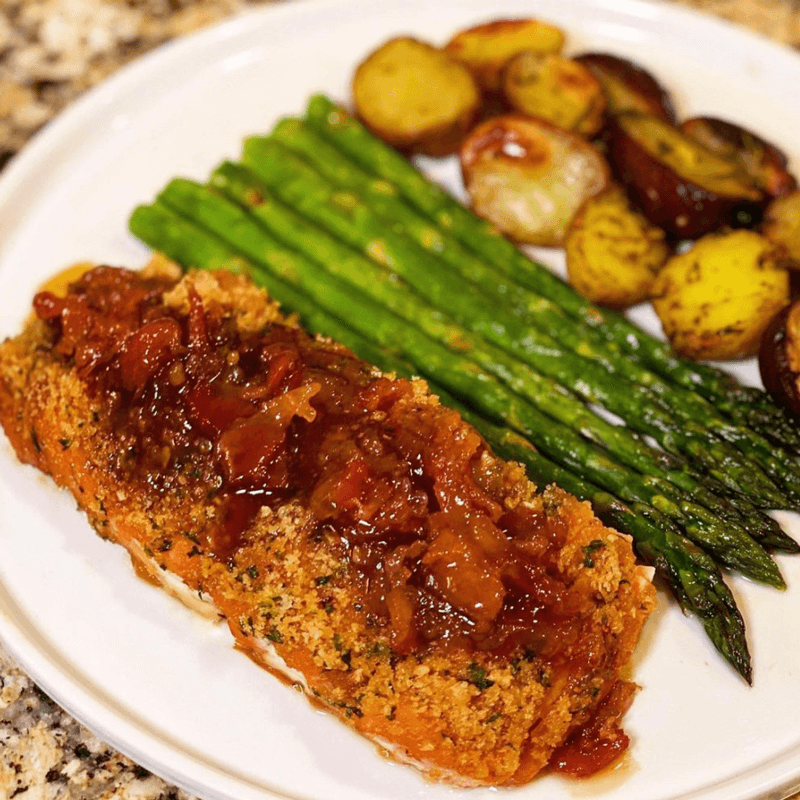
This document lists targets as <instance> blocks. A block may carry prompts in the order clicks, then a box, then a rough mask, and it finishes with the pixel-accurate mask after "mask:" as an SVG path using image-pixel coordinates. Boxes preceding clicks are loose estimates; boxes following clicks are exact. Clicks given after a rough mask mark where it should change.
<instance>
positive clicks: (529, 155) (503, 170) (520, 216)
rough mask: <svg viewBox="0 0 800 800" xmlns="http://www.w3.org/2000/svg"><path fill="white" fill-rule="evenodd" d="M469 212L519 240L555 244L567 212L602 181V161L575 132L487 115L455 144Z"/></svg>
mask: <svg viewBox="0 0 800 800" xmlns="http://www.w3.org/2000/svg"><path fill="white" fill-rule="evenodd" d="M461 171H462V174H463V177H464V186H465V188H466V190H467V193H468V194H469V196H470V199H471V201H472V208H473V210H474V211H475V213H476V214H479V215H480V216H482V217H485V218H486V219H488V220H490V221H491V222H492V223H494V225H496V226H497V228H498V229H499V230H501V231H502V232H503V233H506V234H508V235H509V236H511V237H512V238H513V239H516V240H517V241H519V242H527V243H528V244H537V245H543V246H546V247H558V246H560V245H561V244H562V243H563V242H564V237H565V236H566V233H567V228H568V227H569V224H570V222H571V221H572V218H573V217H574V216H575V212H576V211H577V210H578V209H579V208H580V206H581V205H582V204H583V203H584V201H585V200H587V199H588V198H589V197H592V196H594V195H596V194H597V193H598V192H600V191H602V190H603V189H604V188H605V187H606V185H607V184H608V181H609V177H610V171H609V168H608V165H607V164H606V162H605V159H604V158H603V157H602V156H601V155H600V154H599V153H598V152H597V150H596V149H595V148H594V147H592V145H590V144H589V143H588V142H587V141H586V140H585V139H582V138H581V137H580V136H578V134H576V133H572V132H571V131H566V130H564V129H563V128H559V127H557V126H556V125H553V124H552V123H550V122H546V121H544V120H538V119H534V118H531V117H522V116H518V115H513V114H509V115H506V116H502V117H496V118H495V119H490V120H487V121H486V122H483V123H481V124H480V125H478V126H477V127H476V128H475V130H473V131H472V133H470V135H469V136H468V137H467V139H465V140H464V143H463V145H462V146H461Z"/></svg>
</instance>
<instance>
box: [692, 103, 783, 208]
mask: <svg viewBox="0 0 800 800" xmlns="http://www.w3.org/2000/svg"><path fill="white" fill-rule="evenodd" d="M680 130H681V131H683V133H685V134H687V135H688V136H691V137H692V138H693V139H696V140H697V141H698V142H700V144H702V145H704V146H705V147H707V148H708V149H709V150H713V151H714V152H715V153H717V154H718V155H720V156H724V157H725V158H730V159H732V160H733V161H736V163H737V164H739V166H740V167H741V168H742V169H743V170H744V171H745V172H746V173H747V174H748V175H749V176H750V178H751V180H752V181H753V183H755V184H756V186H758V187H759V189H761V190H762V191H764V192H766V193H767V194H768V195H769V196H770V197H783V196H784V195H786V194H789V192H791V191H793V190H794V189H796V188H797V181H796V180H795V178H794V176H793V175H792V174H791V173H790V172H789V170H788V169H787V165H788V163H789V160H788V158H787V157H786V155H785V154H784V153H783V152H781V150H779V149H778V148H777V147H776V146H775V145H774V144H770V142H768V141H766V140H765V139H762V138H761V137H760V136H757V135H756V134H755V133H753V132H752V131H749V130H747V129H746V128H742V127H741V126H739V125H735V124H734V123H732V122H727V121H725V120H722V119H718V118H717V117H694V118H692V119H687V120H685V121H684V122H682V123H681V124H680Z"/></svg>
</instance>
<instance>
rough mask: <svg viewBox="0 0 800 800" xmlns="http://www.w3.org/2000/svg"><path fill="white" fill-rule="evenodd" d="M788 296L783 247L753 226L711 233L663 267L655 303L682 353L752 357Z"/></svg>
mask: <svg viewBox="0 0 800 800" xmlns="http://www.w3.org/2000/svg"><path fill="white" fill-rule="evenodd" d="M788 302H789V273H788V271H787V270H785V269H783V267H782V266H781V258H780V252H779V251H778V249H777V248H775V246H774V245H773V244H772V243H771V242H770V241H769V240H768V239H766V238H765V237H763V236H761V235H759V234H758V233H755V232H754V231H747V230H735V231H731V230H728V231H722V232H718V233H712V234H709V235H708V236H705V237H704V238H702V239H700V240H699V241H698V242H696V243H695V245H694V246H693V247H692V248H691V250H689V251H688V252H686V253H683V254H682V255H678V256H673V257H672V258H671V259H669V261H667V263H666V264H665V265H664V267H663V268H662V270H661V271H660V272H659V273H658V277H657V278H656V282H655V284H654V286H653V307H654V308H655V310H656V313H657V314H658V316H659V319H660V320H661V325H662V327H663V329H664V333H665V335H666V336H667V338H668V339H669V340H670V342H671V343H672V346H673V348H674V349H675V350H676V352H678V353H679V354H680V355H683V356H687V357H688V358H694V359H712V360H723V359H733V358H747V357H748V356H752V355H755V353H757V352H758V347H759V342H760V341H761V336H762V334H763V333H764V331H765V329H766V328H767V326H768V325H769V323H770V320H771V319H772V317H773V316H774V315H775V314H776V313H777V312H778V311H780V309H782V308H783V307H784V306H785V305H786V304H787V303H788Z"/></svg>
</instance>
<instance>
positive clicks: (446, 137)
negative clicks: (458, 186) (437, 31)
mask: <svg viewBox="0 0 800 800" xmlns="http://www.w3.org/2000/svg"><path fill="white" fill-rule="evenodd" d="M353 99H354V101H355V106H356V112H357V113H358V116H359V117H360V118H361V120H362V121H363V122H364V124H365V125H366V126H367V127H368V128H369V129H370V130H371V131H372V132H373V133H374V134H375V135H376V136H379V137H380V138H381V139H383V140H384V141H386V142H388V143H389V144H391V145H393V146H394V147H397V148H399V149H401V150H405V151H407V152H415V153H425V154H427V155H432V156H443V155H449V154H451V153H454V152H455V151H456V150H457V149H458V146H459V144H460V143H461V140H462V138H463V136H464V134H466V132H467V131H468V130H469V128H470V126H471V125H472V123H473V122H474V121H475V118H476V116H477V114H478V111H479V110H480V105H481V93H480V90H479V89H478V86H477V84H476V82H475V79H474V78H473V77H472V74H471V73H470V71H469V70H468V69H467V68H466V67H464V66H463V65H462V64H461V63H459V62H458V61H456V60H454V59H452V58H450V56H448V55H447V54H446V53H444V52H442V51H441V50H439V49H437V48H435V47H433V46H432V45H429V44H426V43H425V42H421V41H419V40H417V39H412V38H409V37H399V38H395V39H390V40H389V41H388V42H386V43H385V44H383V45H381V47H379V48H378V49H377V50H375V51H374V52H373V53H372V54H371V55H369V56H368V57H367V58H366V59H365V60H364V61H363V62H362V63H361V64H360V65H359V66H358V69H357V70H356V74H355V77H354V79H353Z"/></svg>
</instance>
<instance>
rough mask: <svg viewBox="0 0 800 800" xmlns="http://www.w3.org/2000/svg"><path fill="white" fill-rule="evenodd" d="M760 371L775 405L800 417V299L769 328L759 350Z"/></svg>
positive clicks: (762, 338) (780, 314)
mask: <svg viewBox="0 0 800 800" xmlns="http://www.w3.org/2000/svg"><path fill="white" fill-rule="evenodd" d="M758 369H759V372H760V373H761V381H762V383H763V384H764V388H765V389H766V390H767V391H768V392H769V393H770V394H771V395H772V397H773V399H774V400H775V402H776V403H777V404H778V405H781V406H783V407H784V408H788V409H789V410H790V411H792V412H794V413H795V414H797V415H800V298H796V299H795V300H793V301H792V302H791V303H790V304H789V305H788V306H786V307H785V308H783V309H782V310H781V311H779V312H778V313H777V314H776V315H775V316H774V317H773V318H772V321H771V322H770V323H769V325H768V326H767V329H766V331H765V332H764V335H763V336H762V337H761V347H760V348H759V350H758Z"/></svg>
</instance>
